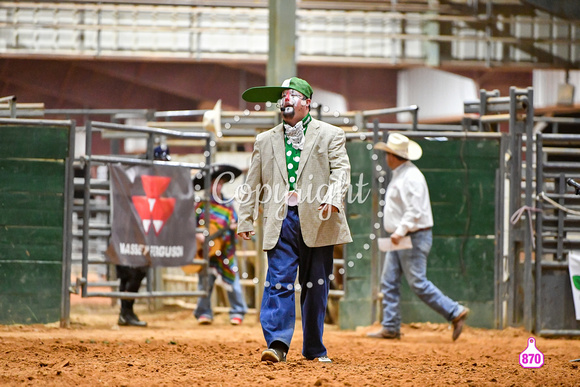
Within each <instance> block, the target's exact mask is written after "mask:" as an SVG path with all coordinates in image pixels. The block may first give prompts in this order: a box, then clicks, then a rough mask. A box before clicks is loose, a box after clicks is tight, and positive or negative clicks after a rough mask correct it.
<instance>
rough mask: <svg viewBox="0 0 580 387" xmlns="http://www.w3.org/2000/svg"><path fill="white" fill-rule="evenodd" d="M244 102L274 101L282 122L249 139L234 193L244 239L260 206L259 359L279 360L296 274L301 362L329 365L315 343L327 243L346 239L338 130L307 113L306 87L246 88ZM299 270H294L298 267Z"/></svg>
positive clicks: (329, 260) (345, 170) (345, 171)
mask: <svg viewBox="0 0 580 387" xmlns="http://www.w3.org/2000/svg"><path fill="white" fill-rule="evenodd" d="M242 97H243V98H244V99H245V100H246V101H249V102H267V101H270V102H276V101H277V102H278V103H279V105H280V109H281V111H282V117H283V121H284V122H283V123H281V124H280V125H278V126H276V127H274V128H272V129H270V130H269V131H267V132H264V133H261V134H259V135H258V136H257V137H256V142H255V144H254V151H253V154H252V162H251V165H250V169H249V171H248V175H247V179H246V183H245V184H244V186H243V187H242V189H241V190H240V191H239V193H241V194H242V196H241V197H240V198H239V199H240V210H239V219H238V235H239V236H240V237H242V238H244V239H250V238H251V236H252V235H254V234H255V232H254V225H253V224H254V220H255V218H256V217H257V213H258V207H259V205H260V204H262V206H263V210H264V211H263V213H264V216H263V227H264V241H263V246H264V250H266V251H267V254H268V273H267V276H266V283H265V284H264V296H263V298H262V306H261V312H260V323H261V324H262V330H263V332H264V337H265V339H266V343H267V345H268V349H266V350H265V351H264V352H262V361H273V362H279V361H285V360H286V354H287V353H288V349H289V347H290V342H291V340H292V335H293V333H294V324H295V318H296V316H295V305H294V303H295V300H294V294H295V289H294V283H295V279H296V274H297V271H299V278H298V280H299V284H300V305H301V312H302V328H303V335H304V344H303V348H302V354H303V355H304V357H306V358H307V359H309V360H313V359H318V361H320V362H331V360H330V359H329V358H328V356H327V351H326V348H325V346H324V344H323V343H322V334H323V330H324V317H325V313H326V304H327V300H328V292H329V289H330V279H329V278H331V277H330V276H331V275H332V272H333V249H334V245H338V244H343V243H349V242H352V238H351V236H350V230H349V228H348V224H347V221H346V217H345V212H344V205H343V199H344V195H345V193H346V191H347V189H348V187H349V184H350V163H349V159H348V155H347V153H346V148H345V135H344V131H343V130H342V129H340V128H338V127H336V126H332V125H329V124H327V123H325V122H322V121H318V120H315V119H313V118H312V117H311V115H310V102H311V97H312V88H311V87H310V85H309V84H308V82H306V81H305V80H303V79H300V78H296V77H293V78H290V79H287V80H285V81H284V82H283V83H282V85H281V86H279V87H254V88H250V89H248V90H246V91H245V92H244V93H243V95H242ZM298 269H299V270H298Z"/></svg>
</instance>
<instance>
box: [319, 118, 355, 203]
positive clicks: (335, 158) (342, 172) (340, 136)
mask: <svg viewBox="0 0 580 387" xmlns="http://www.w3.org/2000/svg"><path fill="white" fill-rule="evenodd" d="M335 133H336V134H335V135H334V137H333V138H332V139H331V141H330V144H329V146H328V161H329V163H330V178H329V187H328V191H327V194H326V197H325V198H324V200H323V203H329V204H332V205H333V206H335V207H336V208H338V209H339V210H340V211H342V210H343V200H344V195H345V194H346V192H347V191H348V187H349V185H350V161H349V159H348V154H347V153H346V145H345V144H346V136H345V134H344V131H343V130H342V129H340V128H337V127H335Z"/></svg>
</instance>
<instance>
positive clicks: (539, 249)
mask: <svg viewBox="0 0 580 387" xmlns="http://www.w3.org/2000/svg"><path fill="white" fill-rule="evenodd" d="M542 122H543V123H545V124H544V125H542V127H541V128H542V129H543V130H546V129H551V131H552V133H546V134H544V133H542V132H541V131H539V132H538V134H537V142H536V144H537V166H538V168H537V181H538V184H537V186H536V195H537V198H538V204H537V208H538V210H540V212H538V213H537V215H536V239H535V240H536V270H535V285H536V300H535V301H536V316H535V317H536V321H535V331H536V333H537V334H539V335H542V336H580V323H579V322H578V321H577V320H576V318H575V314H574V300H573V298H572V292H571V284H570V275H569V273H568V255H569V253H570V251H572V250H580V212H578V211H579V210H580V197H579V196H578V195H576V194H575V193H574V189H572V188H570V187H568V186H567V184H566V179H567V178H578V177H580V135H578V134H567V133H559V131H560V130H559V127H560V129H561V128H562V127H563V126H564V128H565V125H570V124H572V125H579V124H580V119H573V118H559V119H558V118H550V119H545V120H542ZM546 124H549V125H546ZM569 128H570V127H568V130H567V131H568V132H571V131H576V130H574V128H573V127H572V130H570V129H569ZM564 131H566V129H564Z"/></svg>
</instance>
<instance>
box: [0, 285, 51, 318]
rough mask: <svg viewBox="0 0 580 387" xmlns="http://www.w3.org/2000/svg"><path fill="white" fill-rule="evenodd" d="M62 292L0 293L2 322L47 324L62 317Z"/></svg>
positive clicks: (0, 316)
mask: <svg viewBox="0 0 580 387" xmlns="http://www.w3.org/2000/svg"><path fill="white" fill-rule="evenodd" d="M60 297H61V296H60V293H58V294H48V293H38V294H18V295H11V294H0V311H2V313H1V314H0V324H46V323H49V322H55V321H58V320H59V318H60Z"/></svg>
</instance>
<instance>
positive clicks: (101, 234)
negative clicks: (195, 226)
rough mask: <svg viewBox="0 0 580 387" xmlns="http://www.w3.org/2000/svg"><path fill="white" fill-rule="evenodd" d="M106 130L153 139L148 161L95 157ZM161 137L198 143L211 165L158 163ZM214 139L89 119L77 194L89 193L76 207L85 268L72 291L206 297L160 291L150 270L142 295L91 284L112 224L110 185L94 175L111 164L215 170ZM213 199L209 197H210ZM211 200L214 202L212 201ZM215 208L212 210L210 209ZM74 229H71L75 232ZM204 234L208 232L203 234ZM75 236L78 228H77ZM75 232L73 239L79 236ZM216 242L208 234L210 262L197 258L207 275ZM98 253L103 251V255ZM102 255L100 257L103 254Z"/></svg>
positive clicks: (101, 294) (67, 308)
mask: <svg viewBox="0 0 580 387" xmlns="http://www.w3.org/2000/svg"><path fill="white" fill-rule="evenodd" d="M103 131H115V132H121V133H124V134H125V135H127V134H132V135H137V136H141V137H147V144H148V145H147V154H146V155H145V158H139V157H135V156H117V155H106V156H105V155H93V154H92V135H93V133H94V132H103ZM160 137H165V138H172V137H174V138H180V139H187V140H198V141H201V142H202V143H203V144H204V145H203V147H204V156H205V159H206V161H205V163H178V162H171V161H158V160H153V148H154V145H155V142H156V141H158V140H159V138H160ZM212 137H213V135H212V134H211V133H208V132H182V131H176V130H169V129H161V128H153V127H142V126H130V125H121V124H114V123H104V122H95V121H89V122H87V124H86V152H85V155H83V156H81V158H80V163H81V168H82V171H83V174H84V176H83V178H82V179H80V180H79V183H78V184H77V185H76V188H77V189H78V190H77V191H79V192H82V193H83V197H82V204H81V206H80V207H78V206H77V207H76V212H77V213H80V214H82V220H79V221H78V224H79V225H80V227H81V229H80V230H78V231H77V233H76V236H77V237H79V238H80V239H81V240H82V244H81V246H82V253H81V265H82V271H81V276H80V277H77V279H76V283H75V284H73V285H72V286H71V287H70V291H71V292H74V293H80V294H81V295H82V297H111V298H120V299H136V298H146V299H151V298H159V297H185V296H197V297H199V296H205V295H207V293H206V292H205V291H201V290H197V291H174V292H171V291H163V290H159V288H160V286H159V285H160V282H161V281H160V273H159V270H157V269H150V270H149V273H148V275H147V281H146V290H145V291H140V292H138V293H129V292H119V291H115V290H114V289H115V288H116V287H117V286H118V283H117V281H108V282H105V283H103V282H96V283H95V282H91V281H90V280H89V265H91V264H103V263H104V262H103V260H102V259H98V258H99V257H96V256H95V255H94V254H91V251H94V250H98V249H95V246H94V244H95V243H96V242H97V241H98V239H99V238H101V240H102V239H104V240H107V239H108V237H109V236H110V234H111V224H110V220H111V217H110V212H111V207H110V195H111V190H110V181H108V180H106V179H105V180H103V179H96V178H94V177H93V172H94V168H95V167H96V166H106V165H108V164H109V163H120V164H123V165H154V164H156V165H165V166H168V167H175V168H184V167H185V168H192V169H199V170H201V169H204V168H205V169H207V168H209V167H210V166H211V161H212V157H211V156H212V152H213V148H214V147H215V141H214V140H213V138H212ZM206 176H207V180H206V190H208V189H209V187H210V180H209V178H210V175H209V174H207V175H206ZM96 197H99V198H102V200H101V201H97V202H96V201H95V200H94V199H95V198H96ZM205 197H206V198H209V195H206V196H205ZM206 200H208V199H206ZM206 209H207V210H209V206H206ZM96 213H101V214H104V215H105V217H104V220H105V221H103V219H101V221H98V220H96V219H95V217H94V216H93V215H94V214H96ZM68 221H69V222H73V219H72V217H70V219H68ZM72 228H74V227H72V226H71V229H72ZM198 232H202V230H198ZM73 233H74V230H73ZM73 233H71V236H70V237H71V238H72V237H73ZM213 238H215V236H213V235H208V237H206V239H205V242H204V245H203V254H204V259H202V260H200V259H195V260H194V261H193V264H196V265H201V266H202V271H201V274H202V275H207V262H208V260H207V256H208V252H209V243H210V241H211V240H212V239H213ZM98 253H102V251H101V252H98ZM97 255H100V254H97ZM72 264H73V260H72V259H70V260H69V262H67V265H66V266H67V273H66V276H67V277H66V278H70V276H71V266H72ZM94 287H100V288H103V287H107V288H110V289H111V290H110V291H91V288H94ZM65 291H66V294H63V299H64V300H66V301H65V305H64V313H63V315H64V316H65V320H66V325H69V323H70V321H69V320H70V297H69V294H68V293H69V289H65Z"/></svg>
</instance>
